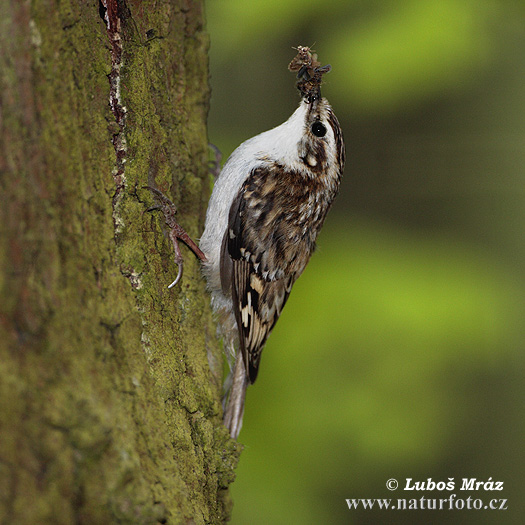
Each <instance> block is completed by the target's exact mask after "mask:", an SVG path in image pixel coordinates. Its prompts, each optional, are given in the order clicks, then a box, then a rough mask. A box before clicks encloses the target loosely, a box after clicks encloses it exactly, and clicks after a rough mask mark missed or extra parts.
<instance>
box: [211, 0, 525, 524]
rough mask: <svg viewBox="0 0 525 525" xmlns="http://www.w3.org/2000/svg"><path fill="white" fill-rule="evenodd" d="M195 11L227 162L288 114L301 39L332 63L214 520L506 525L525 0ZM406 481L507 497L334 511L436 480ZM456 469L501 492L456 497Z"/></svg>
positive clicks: (520, 488) (517, 381)
mask: <svg viewBox="0 0 525 525" xmlns="http://www.w3.org/2000/svg"><path fill="white" fill-rule="evenodd" d="M207 20H208V30H209V32H210V35H211V49H210V69H211V84H212V89H213V96H212V106H211V112H210V116H209V138H210V141H211V142H212V143H214V144H215V145H217V146H218V147H219V148H220V149H221V150H222V152H223V154H224V157H225V158H226V157H227V156H228V155H229V154H230V153H231V151H233V149H234V148H235V147H236V146H237V145H239V144H240V143H241V142H242V141H243V140H246V139H247V138H249V137H251V136H253V135H255V134H258V133H260V132H262V131H265V130H267V129H269V128H272V127H274V126H276V125H278V124H280V123H282V122H283V121H284V120H286V119H287V118H288V117H289V115H290V114H291V113H292V112H293V111H294V109H295V107H296V106H297V104H298V101H299V97H298V94H297V92H296V90H295V88H294V82H295V80H294V77H293V75H292V74H291V73H289V72H288V71H287V64H288V62H289V61H290V60H291V58H292V57H293V56H294V54H295V52H294V50H293V49H292V46H296V45H299V44H301V45H309V46H311V47H313V48H314V49H315V50H316V51H317V52H318V55H319V59H320V61H321V62H322V63H323V64H326V63H330V64H331V65H332V72H331V73H330V74H329V75H327V77H326V84H325V85H324V88H323V94H324V96H326V97H327V98H328V99H329V100H330V102H331V104H332V106H333V107H334V109H335V111H336V114H337V115H338V118H339V120H340V122H341V125H342V127H343V130H344V133H345V142H346V149H347V167H346V170H345V175H344V180H343V184H342V188H341V194H340V196H339V197H338V199H337V201H336V203H335V205H334V207H333V209H332V211H331V213H330V215H329V217H328V220H327V221H326V223H325V227H324V229H323V232H322V233H321V236H320V239H319V248H318V250H317V253H316V254H315V255H314V257H313V258H312V260H311V262H310V264H309V266H308V268H307V270H306V271H305V273H304V274H303V276H302V277H301V279H299V281H298V282H297V283H296V285H295V287H294V290H293V292H292V294H291V297H290V300H289V302H288V305H287V306H286V308H285V310H284V313H283V315H282V317H281V320H280V321H279V323H278V324H277V327H276V329H275V330H274V332H273V334H272V336H271V337H270V339H269V341H268V344H267V346H266V349H265V351H264V354H263V359H262V365H261V373H260V374H259V378H258V380H257V383H256V384H255V385H254V386H252V387H251V388H250V389H249V390H248V399H247V408H246V413H245V420H244V427H243V430H242V432H241V435H240V441H241V442H242V443H244V445H245V450H244V451H243V453H242V456H241V460H240V465H239V468H238V474H237V480H236V481H235V483H234V484H233V486H232V494H233V498H234V501H235V507H234V511H233V520H232V523H233V524H236V525H239V524H255V525H257V524H296V523H297V524H324V523H326V524H339V523H344V524H347V523H348V524H365V523H392V524H397V523H399V524H404V523H525V506H524V502H523V492H524V488H525V484H524V475H523V473H524V471H525V461H524V438H523V435H524V423H523V420H524V418H523V409H524V406H525V403H524V399H525V383H524V375H523V372H524V359H523V337H522V335H523V324H524V323H523V317H524V313H525V307H524V305H525V300H524V290H525V286H524V273H525V268H524V265H523V261H524V257H525V242H524V241H525V235H524V231H525V230H524V219H525V207H524V204H525V185H524V183H525V173H524V166H525V86H524V80H525V4H524V3H523V2H522V1H521V0H516V1H510V0H509V1H505V0H499V1H497V0H398V1H396V2H393V1H386V0H375V1H374V0H368V1H360V0H346V1H341V0H340V1H333V0H332V1H330V0H324V1H323V2H319V1H315V2H314V1H309V0H300V1H299V0H278V1H276V0H264V1H263V0H252V1H251V2H247V1H245V0H221V1H219V0H210V1H208V2H207ZM407 477H411V478H413V479H414V480H426V479H427V478H429V477H430V478H432V479H433V480H434V481H443V480H444V481H447V479H448V478H454V479H455V481H456V490H455V491H454V493H455V494H456V495H457V497H458V498H461V497H463V498H466V497H468V496H469V495H471V496H473V497H474V498H481V499H484V500H487V501H488V500H490V499H492V498H506V499H508V507H509V510H507V511H499V512H498V511H474V510H471V511H466V510H463V511H459V510H455V511H448V510H447V511H427V512H414V511H397V512H392V511H364V510H360V511H356V510H352V511H350V510H349V509H348V507H347V505H346V503H345V499H346V498H389V497H392V498H403V497H405V498H420V497H421V496H423V495H424V496H425V497H435V498H439V497H442V498H448V496H449V494H450V492H449V491H444V492H438V491H434V492H424V493H414V492H408V491H404V490H403V486H404V483H405V481H404V480H405V479H406V478H407ZM464 477H467V478H471V477H475V478H477V479H480V480H487V479H488V478H490V477H491V478H492V479H493V480H501V481H503V482H504V490H503V491H502V492H485V491H483V490H481V491H479V492H475V493H465V492H462V491H460V490H459V488H460V485H461V480H462V478H464ZM389 478H396V479H398V480H399V483H400V488H399V489H398V490H397V491H395V492H390V491H388V490H387V489H386V486H385V483H386V481H387V480H388V479H389Z"/></svg>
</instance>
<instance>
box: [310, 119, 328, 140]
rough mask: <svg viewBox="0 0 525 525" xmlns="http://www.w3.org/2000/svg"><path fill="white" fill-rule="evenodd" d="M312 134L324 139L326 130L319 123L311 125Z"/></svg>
mask: <svg viewBox="0 0 525 525" xmlns="http://www.w3.org/2000/svg"><path fill="white" fill-rule="evenodd" d="M312 133H313V134H314V135H315V136H316V137H324V136H325V135H326V128H325V127H324V126H323V124H321V123H320V122H319V121H317V122H314V123H313V124H312Z"/></svg>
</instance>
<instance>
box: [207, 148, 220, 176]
mask: <svg viewBox="0 0 525 525" xmlns="http://www.w3.org/2000/svg"><path fill="white" fill-rule="evenodd" d="M208 147H209V148H210V149H211V150H213V154H214V157H215V158H214V159H213V160H210V162H209V163H208V169H209V171H210V173H211V174H212V175H213V177H214V178H215V179H217V177H218V176H219V173H220V172H221V160H222V153H221V150H220V149H219V148H218V147H217V146H215V144H212V143H211V142H210V143H209V144H208Z"/></svg>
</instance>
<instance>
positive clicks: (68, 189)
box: [0, 0, 239, 524]
mask: <svg viewBox="0 0 525 525" xmlns="http://www.w3.org/2000/svg"><path fill="white" fill-rule="evenodd" d="M108 1H109V0H108ZM113 5H114V6H117V8H118V13H117V14H118V16H119V17H120V22H121V25H120V31H121V34H120V36H121V38H122V57H121V59H122V62H121V64H120V70H119V75H120V79H119V82H120V97H121V102H122V105H123V106H125V108H126V115H125V123H124V124H123V125H122V123H119V122H118V121H117V120H116V118H115V113H114V111H113V108H112V106H111V105H110V103H109V101H110V99H109V97H110V82H109V80H108V77H109V76H110V75H111V73H112V71H113V66H114V64H113V63H112V45H111V42H110V40H109V38H108V27H107V21H106V20H104V14H105V11H104V3H100V4H97V3H95V2H92V3H84V2H73V1H65V2H61V3H60V4H59V5H57V4H56V3H53V2H49V1H44V0H34V1H33V2H32V3H19V2H16V1H15V0H12V1H11V2H4V3H2V4H1V7H0V19H1V20H2V24H1V25H0V47H1V48H2V50H3V52H2V54H0V96H1V105H0V107H1V115H0V127H1V130H0V132H1V135H0V191H1V193H2V200H3V202H2V206H1V209H0V214H1V217H0V220H1V223H0V228H1V232H0V233H1V234H0V403H1V407H2V408H1V409H0V434H1V436H2V439H1V440H0V521H1V522H9V523H72V522H78V523H139V524H140V523H221V522H224V521H226V520H227V518H228V513H229V508H230V501H229V497H228V491H227V487H228V485H229V483H231V481H232V480H233V477H234V473H233V471H234V468H235V465H236V461H237V459H238V454H239V450H238V448H237V445H236V444H235V443H233V442H232V441H230V440H229V439H228V436H227V432H226V430H225V428H224V427H223V425H222V422H221V416H222V409H221V405H220V398H221V372H222V371H221V370H220V366H216V365H214V366H212V367H211V368H210V365H209V363H210V362H211V363H220V362H221V356H220V348H219V347H218V345H217V342H216V339H215V327H214V324H213V321H212V319H211V314H210V311H209V306H208V298H207V296H206V293H205V285H204V282H203V280H202V278H201V276H200V269H199V264H198V261H197V260H196V259H195V258H194V257H193V255H192V254H191V252H189V251H188V250H185V251H184V255H185V273H184V279H183V281H182V284H181V285H180V287H178V288H177V289H174V290H168V289H167V287H166V286H167V284H169V283H170V282H171V280H172V278H173V276H174V275H176V272H177V267H176V265H175V264H174V262H173V254H172V252H171V248H170V245H169V242H168V241H167V239H166V237H165V235H164V233H165V232H164V231H163V229H164V222H163V217H162V216H161V215H160V214H159V213H158V212H155V211H153V212H147V211H146V210H147V209H148V207H150V206H151V205H152V204H153V199H152V197H151V195H150V193H149V191H148V190H144V189H143V186H145V185H147V184H150V185H152V184H154V185H156V186H157V187H159V188H160V189H161V190H163V191H165V192H166V193H167V194H168V195H169V196H170V197H171V198H172V199H173V201H174V202H175V204H176V205H177V207H178V218H179V220H180V221H181V222H182V223H183V224H184V227H185V229H186V230H187V231H188V232H189V233H190V235H191V236H192V237H194V238H195V237H198V235H199V233H200V231H201V230H202V225H203V219H204V213H205V209H206V202H207V197H208V194H209V177H208V173H207V170H206V161H207V150H206V148H207V145H206V142H207V139H206V129H205V122H206V114H207V109H208V97H209V92H208V87H207V75H208V73H207V58H206V53H207V46H208V41H207V36H206V33H205V31H204V27H203V13H202V4H201V3H200V2H191V3H188V2H183V1H180V2H175V1H172V2H169V1H161V2H138V1H137V2H128V3H127V4H125V3H124V2H123V1H120V0H119V2H116V1H114V2H113ZM106 9H107V8H106ZM119 134H120V135H121V136H120V138H121V139H124V141H125V158H124V159H120V160H119V158H118V151H117V149H116V148H115V138H116V137H117V138H118V136H119ZM121 143H122V141H121ZM120 161H123V162H121V163H120V164H119V162H120ZM119 168H121V169H123V170H124V171H123V178H122V187H121V188H120V189H119V190H118V191H120V192H121V193H120V195H119V198H118V201H117V202H116V200H115V194H116V191H117V188H118V181H117V180H116V178H115V174H116V173H117V172H118V170H119ZM183 250H184V249H183Z"/></svg>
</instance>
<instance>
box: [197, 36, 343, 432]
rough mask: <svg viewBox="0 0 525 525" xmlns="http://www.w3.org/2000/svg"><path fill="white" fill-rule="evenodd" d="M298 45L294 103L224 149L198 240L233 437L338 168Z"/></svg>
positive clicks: (339, 142) (309, 56)
mask: <svg viewBox="0 0 525 525" xmlns="http://www.w3.org/2000/svg"><path fill="white" fill-rule="evenodd" d="M297 51H298V54H297V56H296V57H295V58H294V60H292V62H291V64H290V66H289V68H290V70H292V71H297V78H298V81H297V87H298V89H299V91H300V92H301V103H300V104H299V107H298V108H297V110H296V111H295V112H294V113H293V114H292V116H291V117H290V118H289V119H288V120H287V121H286V122H285V123H284V124H281V125H280V126H278V127H276V128H274V129H271V130H270V131H266V132H265V133H261V134H260V135H257V136H255V137H253V138H251V139H249V140H247V141H246V142H244V143H242V144H241V145H240V146H239V147H238V148H237V149H236V150H235V151H234V152H233V153H232V155H231V156H230V158H229V159H228V161H227V162H226V163H225V165H224V167H223V169H222V171H221V173H220V175H219V177H218V178H217V181H216V182H215V186H214V188H213V193H212V196H211V198H210V202H209V205H208V211H207V214H206V225H205V230H204V233H203V235H202V237H201V240H200V248H201V250H202V251H203V252H204V253H205V254H206V259H207V260H206V261H204V262H203V272H204V275H205V276H206V278H207V282H208V289H209V291H210V292H211V301H212V307H213V309H214V311H215V312H217V314H218V319H219V324H220V330H221V332H222V335H223V338H224V345H225V348H227V350H228V351H229V352H231V354H232V355H235V356H236V357H235V367H234V371H233V378H232V383H231V387H230V390H229V396H228V400H227V404H226V409H225V415H224V422H225V425H226V426H227V428H228V429H229V431H230V435H231V437H232V438H237V436H238V434H239V431H240V429H241V425H242V416H243V412H244V399H245V395H246V388H247V386H248V384H250V383H253V382H254V381H255V379H256V377H257V372H258V370H259V364H260V361H261V352H262V349H263V347H264V344H265V342H266V339H267V338H268V336H269V335H270V332H271V331H272V329H273V327H274V326H275V323H276V322H277V319H278V318H279V316H280V315H281V312H282V309H283V307H284V305H285V303H286V300H287V299H288V296H289V294H290V291H291V290H292V286H293V284H294V282H295V281H296V280H297V278H298V277H299V276H300V275H301V273H302V272H303V270H304V269H305V267H306V264H307V263H308V260H309V259H310V256H311V255H312V252H313V251H314V249H315V241H316V238H317V234H318V233H319V231H320V229H321V227H322V225H323V222H324V220H325V217H326V214H327V212H328V210H329V209H330V206H331V204H332V202H333V200H334V198H335V196H336V195H337V193H338V190H339V183H340V180H341V175H342V173H343V167H344V161H345V151H344V143H343V134H342V131H341V127H340V126H339V122H338V121H337V118H336V116H335V114H334V112H333V110H332V108H331V107H330V104H329V103H328V101H327V100H326V99H325V98H321V92H320V85H321V78H322V75H323V74H324V73H326V72H327V71H329V70H330V66H325V67H320V63H319V62H318V61H317V57H316V55H315V54H313V53H312V52H311V50H310V49H309V48H307V47H303V46H299V47H298V48H297ZM236 348H237V350H235V349H236Z"/></svg>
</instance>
